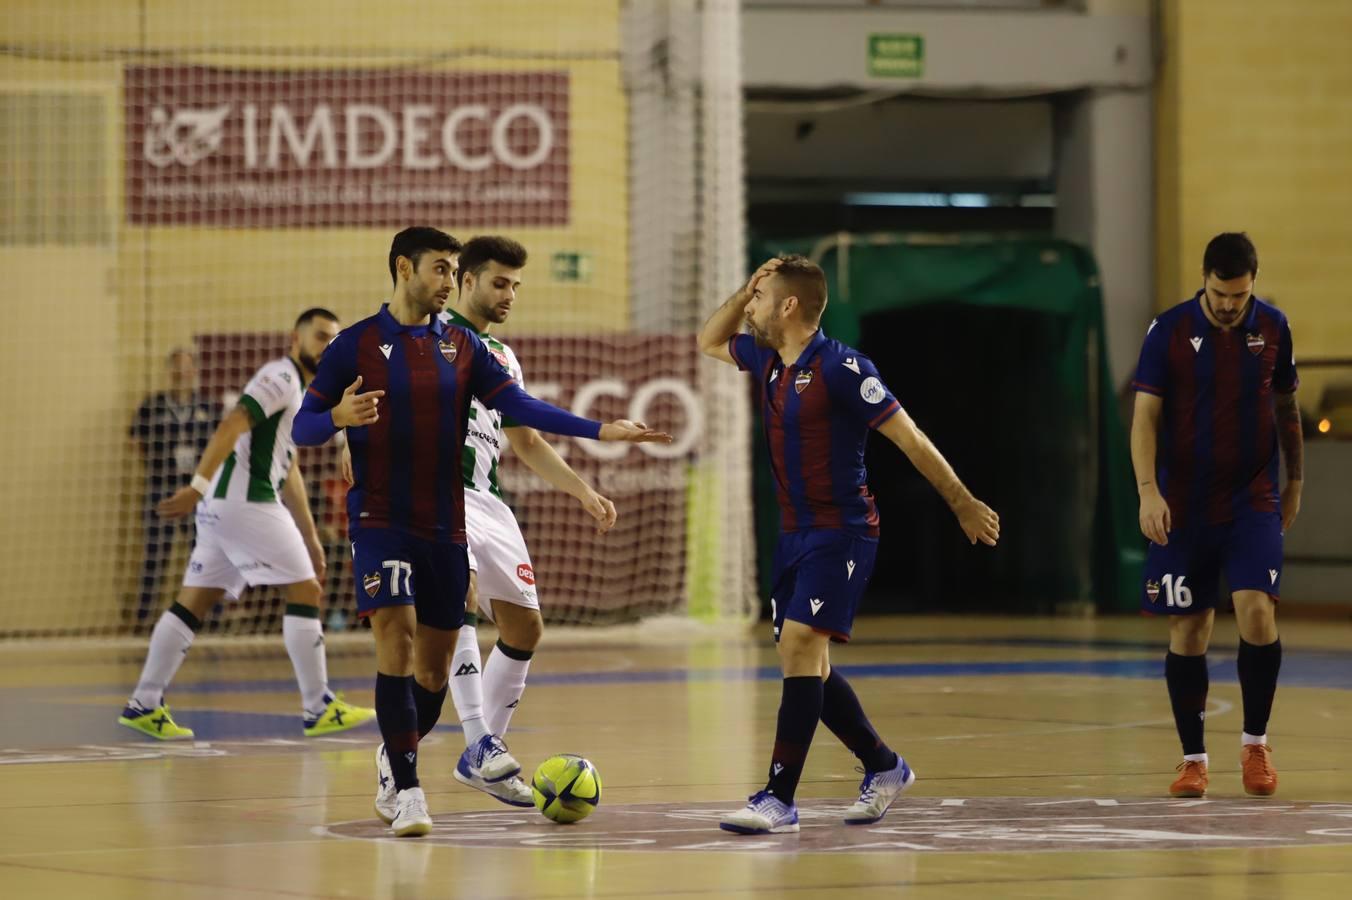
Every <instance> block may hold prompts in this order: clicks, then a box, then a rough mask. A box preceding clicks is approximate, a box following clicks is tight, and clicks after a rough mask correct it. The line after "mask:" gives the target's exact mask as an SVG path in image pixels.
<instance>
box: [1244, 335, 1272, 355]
mask: <svg viewBox="0 0 1352 900" xmlns="http://www.w3.org/2000/svg"><path fill="white" fill-rule="evenodd" d="M1244 346H1246V347H1248V348H1249V352H1250V353H1252V354H1253V355H1254V356H1257V355H1258V354H1260V353H1262V352H1263V348H1264V347H1266V346H1267V341H1266V340H1265V339H1264V338H1263V336H1262V335H1261V334H1253V333H1250V334H1249V335H1248V336H1246V337H1245V338H1244Z"/></svg>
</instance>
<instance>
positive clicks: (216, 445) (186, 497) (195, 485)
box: [155, 406, 253, 519]
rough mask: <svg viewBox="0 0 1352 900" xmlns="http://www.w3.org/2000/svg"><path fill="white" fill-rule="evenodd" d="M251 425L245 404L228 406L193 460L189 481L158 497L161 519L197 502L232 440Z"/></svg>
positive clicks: (189, 508) (185, 512)
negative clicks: (170, 494) (190, 479)
mask: <svg viewBox="0 0 1352 900" xmlns="http://www.w3.org/2000/svg"><path fill="white" fill-rule="evenodd" d="M252 427H253V420H252V419H251V418H250V417H249V410H248V409H247V408H246V407H244V406H236V407H235V408H234V409H232V410H230V414H229V415H227V416H226V417H225V418H224V419H222V420H221V424H219V425H217V426H216V432H215V434H213V435H212V436H211V440H210V441H208V442H207V449H205V450H203V451H202V458H201V459H199V460H198V461H197V469H196V470H195V471H194V472H193V476H192V481H191V483H189V484H188V485H187V486H185V487H181V488H179V489H178V490H177V491H175V492H174V493H173V495H172V496H169V497H166V498H165V499H163V500H161V501H160V502H159V504H158V505H156V507H155V512H156V514H158V515H159V516H160V518H162V519H180V518H182V517H183V516H186V515H188V514H189V513H190V512H192V511H193V509H194V508H195V507H196V506H197V501H199V500H201V499H202V498H203V497H205V496H206V493H207V487H208V486H209V485H210V484H211V477H212V476H213V475H215V474H216V470H217V469H219V468H220V467H221V463H223V462H225V458H226V457H227V456H229V455H230V451H231V450H233V449H234V447H235V441H237V440H239V436H240V435H241V434H243V433H244V432H246V431H248V430H249V429H250V428H252Z"/></svg>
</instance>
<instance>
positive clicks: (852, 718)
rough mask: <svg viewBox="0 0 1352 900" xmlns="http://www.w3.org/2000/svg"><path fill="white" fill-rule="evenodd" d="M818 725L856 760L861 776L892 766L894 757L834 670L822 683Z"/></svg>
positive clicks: (856, 698) (883, 770)
mask: <svg viewBox="0 0 1352 900" xmlns="http://www.w3.org/2000/svg"><path fill="white" fill-rule="evenodd" d="M822 724H823V725H825V726H826V727H827V728H829V729H831V733H832V734H834V735H835V736H836V737H838V738H840V742H841V743H842V744H844V745H845V747H846V748H847V749H848V750H849V751H850V752H851V753H853V754H854V755H855V756H856V757H858V759H859V762H860V764H862V765H863V767H864V771H865V772H886V771H887V770H888V769H891V768H893V767H894V766H896V764H897V754H896V753H894V752H893V751H892V748H891V747H888V746H887V744H885V743H883V739H882V738H880V737H878V732H876V731H874V730H873V724H872V723H871V722H869V720H868V716H866V715H864V707H863V706H861V705H860V704H859V698H858V697H857V696H855V693H854V688H852V687H850V683H849V682H848V681H846V680H845V676H844V675H842V674H840V672H839V671H838V670H836V669H832V670H831V674H830V675H829V676H827V678H826V680H825V681H824V682H822Z"/></svg>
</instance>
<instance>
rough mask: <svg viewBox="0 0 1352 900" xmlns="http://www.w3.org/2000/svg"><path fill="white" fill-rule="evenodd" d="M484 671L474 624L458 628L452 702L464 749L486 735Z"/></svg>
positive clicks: (452, 664) (452, 677) (452, 679)
mask: <svg viewBox="0 0 1352 900" xmlns="http://www.w3.org/2000/svg"><path fill="white" fill-rule="evenodd" d="M483 669H484V664H483V660H482V658H481V657H480V656H479V634H478V631H477V630H476V629H475V627H474V626H473V625H462V626H460V633H459V634H457V635H456V636H455V653H454V655H452V656H451V702H452V703H454V704H455V713H456V715H458V716H459V717H460V727H461V728H463V729H464V730H465V746H466V747H473V746H474V745H475V744H477V743H479V739H480V738H481V737H483V736H484V735H486V734H488V733H489V731H488V725H487V724H485V722H484V686H483V681H482V678H483Z"/></svg>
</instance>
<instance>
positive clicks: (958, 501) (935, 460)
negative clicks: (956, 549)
mask: <svg viewBox="0 0 1352 900" xmlns="http://www.w3.org/2000/svg"><path fill="white" fill-rule="evenodd" d="M878 431H879V432H880V433H881V434H882V435H883V436H884V437H886V438H887V439H888V440H889V441H891V442H892V443H894V444H896V445H897V447H899V448H900V449H901V452H902V453H905V454H906V458H907V459H909V460H910V461H911V465H913V466H915V467H916V469H918V470H919V471H920V474H921V475H924V476H925V480H926V481H928V482H929V483H930V484H932V485H934V489H935V490H937V491H938V492H939V496H941V497H943V498H944V502H945V503H947V504H948V508H949V509H951V510H953V515H955V516H957V517H958V524H959V525H960V526H962V531H963V534H965V535H967V540H968V541H970V542H971V543H973V544H975V543H976V542H977V541H980V542H981V543H983V544H986V545H988V546H991V547H994V546H995V542H996V541H997V540H999V539H1000V516H999V515H997V514H996V512H995V510H993V509H991V508H990V507H989V506H987V505H986V504H984V503H982V502H981V501H980V500H978V499H977V498H975V497H973V496H972V492H971V491H969V490H967V487H966V486H965V485H964V484H963V483H962V482H961V481H960V480H959V479H958V475H957V473H956V472H954V471H953V467H952V466H950V465H949V464H948V460H946V459H944V457H943V454H941V453H940V452H939V448H938V447H935V446H934V443H933V441H931V440H930V439H929V438H928V437H927V436H926V435H925V433H924V432H923V431H921V430H920V429H919V428H917V427H916V425H915V422H914V421H912V419H911V417H910V416H909V415H907V414H906V410H904V409H898V410H897V411H896V413H894V414H893V415H892V416H891V417H889V418H888V419H887V421H885V422H883V423H882V425H880V426H879V427H878Z"/></svg>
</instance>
